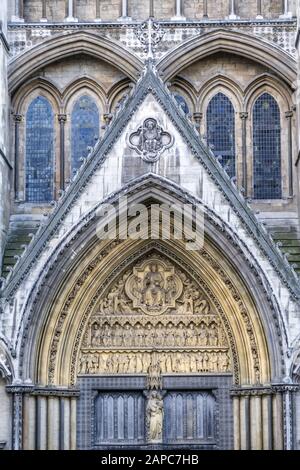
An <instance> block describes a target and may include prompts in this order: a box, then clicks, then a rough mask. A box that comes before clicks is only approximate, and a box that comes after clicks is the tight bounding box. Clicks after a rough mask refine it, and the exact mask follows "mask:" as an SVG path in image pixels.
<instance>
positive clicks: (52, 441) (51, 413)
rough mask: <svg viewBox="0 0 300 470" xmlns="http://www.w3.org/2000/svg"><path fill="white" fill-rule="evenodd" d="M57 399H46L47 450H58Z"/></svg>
mask: <svg viewBox="0 0 300 470" xmlns="http://www.w3.org/2000/svg"><path fill="white" fill-rule="evenodd" d="M59 412H60V409H59V397H57V396H49V397H48V426H47V435H48V439H47V441H48V442H47V450H59V427H60V426H59V421H60V419H59V418H60V416H59V414H60V413H59Z"/></svg>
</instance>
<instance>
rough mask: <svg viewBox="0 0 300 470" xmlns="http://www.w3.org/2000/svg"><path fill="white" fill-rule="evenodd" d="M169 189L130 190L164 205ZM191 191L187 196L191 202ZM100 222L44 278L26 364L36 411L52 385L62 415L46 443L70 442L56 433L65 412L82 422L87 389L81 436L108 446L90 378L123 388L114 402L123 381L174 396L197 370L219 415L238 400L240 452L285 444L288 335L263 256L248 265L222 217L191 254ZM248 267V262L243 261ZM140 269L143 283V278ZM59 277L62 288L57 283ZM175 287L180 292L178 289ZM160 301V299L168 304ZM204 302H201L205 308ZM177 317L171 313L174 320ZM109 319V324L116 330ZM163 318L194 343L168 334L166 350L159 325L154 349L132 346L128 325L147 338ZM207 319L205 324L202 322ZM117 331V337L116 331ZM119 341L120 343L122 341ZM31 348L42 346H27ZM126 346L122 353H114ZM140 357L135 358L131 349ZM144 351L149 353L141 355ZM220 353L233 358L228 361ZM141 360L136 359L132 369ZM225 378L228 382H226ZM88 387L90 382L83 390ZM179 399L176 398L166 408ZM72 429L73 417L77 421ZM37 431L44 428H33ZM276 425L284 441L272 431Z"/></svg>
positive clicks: (53, 406)
mask: <svg viewBox="0 0 300 470" xmlns="http://www.w3.org/2000/svg"><path fill="white" fill-rule="evenodd" d="M159 189H160V191H157V193H156V191H155V183H153V182H152V184H151V189H150V192H149V191H148V190H147V185H145V187H144V188H143V189H141V187H140V186H139V187H138V188H137V191H136V192H134V191H132V194H129V197H133V200H134V201H135V202H136V203H138V202H144V203H146V204H147V201H148V200H151V202H153V201H154V200H157V202H159V203H162V202H165V201H166V200H167V201H168V202H169V203H170V201H172V197H173V193H172V189H171V188H170V189H169V191H168V192H165V191H164V190H162V188H161V187H160V188H159ZM165 198H166V199H165ZM176 198H178V194H176V195H174V201H175V200H176ZM186 198H187V194H186V193H185V194H184V195H183V199H184V200H186ZM177 200H178V199H177ZM90 221H91V226H89V225H88V224H87V225H85V229H84V230H82V231H80V232H79V236H77V237H73V239H72V241H71V242H70V241H69V242H68V244H67V246H66V250H67V251H66V252H64V251H62V253H63V255H62V256H58V257H57V263H58V264H59V265H60V263H62V269H59V268H58V265H57V269H55V270H53V269H51V270H50V271H48V275H47V277H46V282H45V283H44V284H43V286H44V287H43V286H42V287H41V288H39V290H38V291H37V292H38V294H37V295H36V297H35V299H36V300H35V303H34V304H33V307H32V308H33V309H34V312H35V318H36V319H37V321H36V322H35V323H34V324H33V323H32V326H31V327H30V329H29V333H30V335H29V337H28V338H29V340H28V341H27V342H25V343H24V347H25V349H24V359H25V361H26V358H27V363H25V362H24V366H23V374H24V378H25V373H27V372H26V370H27V371H32V377H33V380H34V383H35V384H40V387H41V388H39V387H38V388H36V386H34V387H33V389H32V391H31V392H30V393H31V395H32V396H31V398H32V404H31V406H32V408H31V409H30V410H29V412H28V413H29V415H30V413H34V412H35V411H34V410H36V400H38V402H39V400H40V398H38V397H39V396H40V395H41V394H44V395H47V406H48V407H50V410H49V411H51V413H52V412H53V413H54V416H55V417H56V418H55V420H54V421H53V422H50V424H49V423H48V424H49V425H51V426H50V427H51V429H47V430H46V431H45V433H46V435H47V436H48V438H47V439H48V441H49V442H48V443H47V444H46V447H47V448H59V442H58V441H57V440H56V438H55V437H53V436H56V435H57V434H58V429H57V426H58V423H59V422H60V421H61V420H65V419H66V420H67V422H68V423H69V424H70V421H69V418H70V419H71V421H72V423H73V425H74V422H75V421H76V403H75V402H76V396H77V395H79V394H80V399H79V412H80V414H79V416H82V415H83V414H84V413H87V415H85V416H90V418H89V419H88V418H87V419H85V420H83V421H78V426H81V425H82V423H89V424H88V425H87V424H84V426H88V428H86V429H85V428H81V430H79V431H78V433H77V435H79V436H81V437H82V440H81V441H80V442H79V444H80V446H81V448H91V447H93V446H94V445H96V447H97V443H95V442H93V441H92V440H91V438H92V436H93V434H92V429H94V428H93V426H94V424H93V422H94V421H93V420H95V418H93V416H94V417H95V416H96V415H95V413H94V412H93V409H91V408H89V409H87V408H82V406H83V405H82V403H85V404H87V403H89V404H91V403H94V399H95V398H96V397H94V396H93V395H89V394H88V395H85V392H86V391H87V389H88V387H90V388H89V390H99V388H100V389H101V390H104V391H105V390H106V391H107V390H108V389H109V390H114V391H116V390H118V395H114V396H111V395H109V394H107V393H106V392H105V394H104V395H105V396H104V395H103V396H101V397H100V399H101V400H102V399H103V400H106V399H107V400H112V401H113V400H114V399H116V400H119V399H120V400H122V397H120V390H128V389H130V390H133V389H132V387H138V390H139V391H141V390H147V387H148V386H153V385H154V384H155V383H156V386H157V387H160V386H162V387H163V388H165V389H167V390H169V392H168V394H167V395H166V400H168V399H169V398H168V397H169V396H170V394H171V392H170V390H171V391H172V393H175V391H176V387H177V388H178V387H179V388H180V389H181V390H182V389H183V388H184V387H186V378H187V377H188V378H189V380H190V379H191V380H192V382H190V383H192V384H193V385H189V386H192V387H194V389H193V390H194V391H193V392H192V391H191V393H192V395H191V394H190V395H189V396H191V397H192V398H193V399H198V398H197V397H196V398H195V397H194V395H193V393H194V392H195V393H196V391H197V390H198V391H199V390H200V391H201V390H204V389H205V390H207V389H209V390H210V395H209V398H207V397H206V398H205V400H206V399H208V400H211V402H213V401H214V400H217V404H218V405H217V406H218V407H219V408H218V409H219V412H220V413H221V412H222V411H223V412H224V413H225V414H226V413H227V415H226V416H225V415H224V416H223V418H222V422H225V421H226V419H227V418H228V419H232V406H233V404H234V409H235V413H234V415H235V433H234V437H235V447H236V448H237V449H238V448H241V449H244V448H248V447H251V448H253V449H255V448H282V446H283V437H282V435H281V434H280V433H275V430H276V429H283V424H282V414H281V411H280V410H282V406H283V402H282V393H281V392H279V391H278V390H277V389H276V391H275V389H273V388H272V386H271V383H272V381H274V379H275V377H276V374H279V373H280V370H278V369H277V368H276V367H277V366H276V364H278V361H277V360H276V357H277V356H276V354H280V347H279V346H280V341H279V340H278V338H277V339H276V328H274V329H273V323H272V320H271V318H272V316H273V313H272V310H271V309H270V312H269V313H270V317H268V316H267V315H268V313H267V311H268V309H267V305H268V304H269V301H270V300H271V299H270V298H269V297H268V296H267V295H266V293H264V291H263V289H265V284H264V283H262V282H257V278H258V277H259V274H258V273H256V271H255V270H253V265H252V269H249V270H248V267H247V264H246V265H245V258H244V257H243V255H242V253H241V251H239V250H238V245H237V243H232V242H231V238H230V234H226V232H224V226H222V227H221V228H220V230H219V227H218V224H216V219H212V220H210V219H209V215H207V230H206V235H207V236H206V240H205V244H204V247H203V249H202V250H200V251H199V252H188V251H186V250H185V249H184V246H185V243H184V242H183V241H175V240H164V241H162V240H158V241H151V240H131V239H128V240H111V241H102V242H100V241H99V239H98V238H97V237H96V235H95V226H94V225H93V224H95V223H96V222H95V221H94V219H93V218H91V219H90ZM70 250H71V251H70ZM71 253H72V254H73V255H71ZM69 255H70V256H69ZM242 264H243V270H241V269H239V268H238V266H239V265H240V266H242ZM241 272H243V274H242V275H241ZM55 273H56V275H55ZM57 273H59V276H57ZM151 273H152V274H151ZM166 273H167V274H166ZM184 276H185V277H186V280H185V282H186V283H187V284H186V286H184V281H183V279H185V278H184ZM136 277H137V278H138V279H139V282H138V284H140V285H141V286H142V287H141V288H137V287H136V286H135V283H134V279H135V278H136ZM151 278H152V279H155V281H153V280H151ZM168 278H170V279H168ZM172 278H173V279H172ZM171 281H172V282H171ZM167 282H170V286H171V284H172V285H173V288H172V290H170V289H171V287H170V289H169V287H168V285H167ZM152 284H153V285H154V286H155V287H154V286H153V285H152ZM49 286H51V289H48V287H49ZM147 286H150V287H151V289H152V288H153V289H154V297H153V292H152V290H151V289H150V291H147ZM189 286H190V289H191V290H192V291H193V289H194V290H196V291H197V295H196V297H195V299H193V305H192V303H191V301H190V299H189V298H186V299H184V296H185V293H186V292H187V291H188V289H189ZM120 292H121V295H120V296H119V293H120ZM170 292H173V297H172V298H170ZM259 292H260V294H259ZM198 295H199V298H197V296H198ZM153 299H155V302H158V307H156V305H155V302H154V301H153ZM198 301H199V305H198V306H197V305H196V303H197V302H198ZM206 302H207V303H206ZM174 305H175V306H174ZM195 307H197V308H198V307H199V308H200V310H199V311H197V312H195ZM110 309H113V310H110ZM180 309H181V310H180ZM183 309H184V312H185V313H184V312H183ZM38 312H41V313H40V314H38ZM101 312H102V313H101ZM132 312H133V313H132ZM134 312H135V313H134ZM192 312H193V313H192ZM211 312H213V313H211ZM210 316H211V317H210ZM192 317H193V318H195V322H194V321H193V320H192ZM167 318H169V319H170V320H171V321H170V322H168V321H167ZM179 318H180V319H179ZM267 318H270V321H267ZM128 319H129V321H128ZM107 320H108V322H107ZM202 320H204V321H202ZM105 321H106V323H108V327H105ZM126 323H128V324H129V327H128V326H126ZM159 323H161V324H162V326H160V327H159V329H161V330H163V334H165V333H166V330H167V326H168V324H169V323H170V324H171V325H170V329H172V330H173V332H175V331H176V338H178V339H177V340H178V341H179V343H180V338H182V336H181V335H182V332H180V331H178V330H181V329H183V330H184V332H185V336H184V337H185V339H184V341H185V343H184V344H178V345H176V347H175V345H174V347H173V345H172V344H170V343H168V344H166V345H165V349H164V348H161V349H159V344H158V342H157V333H155V336H154V338H153V344H150V345H149V346H148V345H147V344H145V342H144V343H143V344H142V340H141V341H140V344H137V345H135V344H131V345H129V344H128V341H127V344H126V348H125V344H124V338H125V337H126V334H127V333H126V330H127V329H130V330H131V331H134V332H135V337H137V336H139V337H140V338H142V337H144V338H145V334H144V332H143V333H139V334H138V335H137V334H136V331H137V330H138V331H139V330H145V329H149V331H150V330H151V331H152V330H153V327H154V326H155V329H156V327H157V326H158V324H159ZM180 323H182V324H183V325H184V326H183V327H182V326H180ZM192 323H193V324H194V325H195V326H193V327H192V328H191V329H192V330H193V329H196V330H197V344H196V345H195V346H193V345H191V344H188V343H189V341H192V342H193V341H195V336H193V335H194V334H193V333H192V334H191V335H190V337H189V339H188V340H187V335H186V333H187V331H189V325H190V324H192ZM201 323H202V324H204V326H203V327H202V326H201ZM212 323H215V324H216V327H217V329H218V334H217V335H215V333H214V332H213V331H212V332H210V335H209V334H208V329H209V328H211V326H212ZM138 324H140V325H141V326H139V325H138ZM147 324H148V325H149V326H147ZM202 328H203V330H205V333H203V342H205V341H207V342H212V343H213V342H214V341H216V344H215V345H212V346H211V345H208V344H204V343H203V345H202V343H201V344H200V339H199V338H200V334H199V333H198V331H199V330H200V329H202ZM214 329H215V328H212V330H214ZM99 330H100V332H99ZM104 330H109V331H110V332H111V331H113V332H114V334H113V337H112V336H110V338H111V339H110V341H111V343H110V344H109V341H108V340H107V337H106V339H105V342H106V344H105V345H104V340H103V338H104V336H105V335H104V336H103V331H104ZM116 330H118V334H115V331H116ZM219 331H220V332H221V333H219ZM92 333H93V338H92ZM110 335H111V333H110ZM223 335H224V338H225V340H224V343H223V346H221V344H219V341H220V339H219V338H220V337H222V336H223ZM216 336H217V339H216ZM108 337H109V335H108ZM204 337H205V338H207V339H204ZM118 338H119V339H118ZM169 338H171V336H170V337H169ZM193 338H194V339H193ZM208 338H210V339H209V340H208ZM271 338H273V341H272V340H271ZM114 341H115V344H113V342H114ZM147 341H148V340H147ZM198 341H199V343H198ZM118 342H120V343H121V344H117V343H118ZM127 346H128V347H127ZM129 346H130V347H129ZM29 349H30V350H31V353H29V352H28V353H27V352H26V351H29ZM178 351H179V352H180V354H181V355H182V357H183V358H184V361H183V362H185V366H184V367H183V366H182V364H178V363H179V357H176V354H178ZM194 351H195V352H194ZM157 353H158V354H159V355H162V354H166V355H167V356H168V357H166V363H167V360H168V366H166V365H165V366H163V367H165V369H163V367H162V365H161V362H163V361H161V360H159V364H157V363H158V360H157ZM116 355H118V361H116V360H115V359H116V357H115V356H116ZM129 355H131V356H130V358H129V357H124V356H129ZM139 355H142V356H143V357H142V360H141V358H140V357H139ZM147 355H148V356H147ZM205 355H208V356H212V355H215V356H214V358H213V361H211V360H210V359H211V358H210V357H208V359H207V358H206V357H205ZM221 355H223V358H222V359H220V358H219V356H221ZM225 355H226V357H225ZM149 356H150V357H149ZM173 356H174V357H173ZM216 356H217V359H216ZM100 358H101V361H102V363H101V366H100ZM28 359H30V361H28ZM104 359H105V361H104ZM119 359H121V366H120V365H119V362H120V361H119ZM130 359H132V360H131V365H130V367H129V363H130ZM152 359H153V361H152ZM172 359H173V361H172ZM176 359H177V365H176ZM197 359H198V364H197ZM147 361H148V363H147ZM201 361H202V363H201ZM222 361H223V362H222ZM104 362H105V365H104ZM116 363H118V367H116V365H115V364H116ZM141 363H142V364H141ZM173 363H174V369H173ZM145 364H146V365H145ZM170 364H171V365H170ZM157 365H158V368H157V367H156V366H157ZM225 366H226V367H225ZM177 367H178V368H177ZM126 369H127V371H126ZM158 369H159V370H158ZM161 369H163V371H164V372H162V370H161ZM183 369H184V370H185V372H184V370H183ZM220 369H221V370H220ZM225 369H226V370H225ZM150 371H151V373H150ZM129 372H131V373H129ZM129 376H130V377H131V378H133V379H134V384H135V385H132V382H130V383H129V382H128V380H129V378H130V377H129ZM130 380H131V379H130ZM220 380H223V381H225V382H226V384H225V385H224V382H223V385H222V384H220ZM87 384H89V385H87ZM78 386H79V388H80V390H78V389H77V387H78ZM222 386H223V387H225V388H226V390H227V391H226V394H227V395H226V394H225V395H226V396H227V401H226V402H222V401H221V402H220V401H218V396H219V397H221V396H224V395H222V393H221V392H220V393H219V392H218V393H217V394H216V397H215V398H213V395H211V393H212V390H222ZM82 387H83V388H82ZM126 387H127V388H126ZM166 387H167V388H166ZM170 387H171V388H170ZM172 387H173V388H172ZM174 387H175V388H174ZM205 387H206V388H205ZM230 389H232V393H233V395H234V397H233V404H232V402H231V400H230V397H229V392H230ZM174 390H175V391H174ZM223 390H224V388H223ZM89 393H90V392H89ZM103 393H104V392H103ZM114 393H115V392H114ZM176 393H177V392H176ZM201 393H202V392H201ZM37 395H38V397H37ZM44 395H43V398H44ZM172 396H173V395H172ZM129 398H130V400H131V402H132V401H133V402H134V401H135V400H136V399H137V400H138V398H137V397H136V396H135V395H134V396H130V397H129ZM202 398H203V397H202ZM202 398H201V399H202ZM175 399H177V398H176V397H175V398H174V400H175ZM178 399H179V400H181V399H182V398H181V397H179V398H178ZM62 400H63V401H64V403H65V410H67V411H66V413H67V415H65V414H63V415H62V416H61V408H60V405H59V403H60V401H62ZM82 400H83V401H82ZM101 400H100V401H101ZM199 400H200V398H199ZM203 400H204V398H203ZM131 402H130V403H131ZM97 403H98V402H97ZM99 403H100V402H99ZM99 403H98V405H99ZM98 405H97V406H98ZM84 406H87V405H84ZM99 406H100V405H99ZM120 406H121V405H120ZM122 406H123V405H122ZM126 406H127V405H126ZM168 406H169V405H168V404H166V409H167V408H168ZM270 407H271V408H270ZM272 413H273V414H272ZM230 416H231V418H230ZM247 423H248V424H247ZM249 423H251V426H252V427H251V435H250V436H249V435H247V432H248V431H247V429H248V430H249ZM71 428H72V427H70V426H69V427H67V428H66V429H69V430H70V429H71ZM25 429H27V428H26V425H25ZM72 429H73V428H72ZM75 429H76V427H75ZM28 432H29V433H30V434H32V433H33V432H34V431H33V430H32V429H31V427H30V426H28ZM273 432H274V439H273V437H272V438H271V437H270V436H273V434H272V433H273ZM225 434H226V433H225V431H224V435H225ZM220 435H222V433H220ZM49 436H50V437H49ZM51 436H52V437H53V438H51ZM232 438H233V433H232V434H231V435H230V439H231V441H227V442H221V441H218V444H214V445H219V446H220V447H222V448H232V447H233V442H232ZM49 439H50V440H49ZM66 440H67V441H68V442H69V445H70V446H71V447H72V446H73V448H74V447H75V445H76V443H75V438H74V433H73V434H72V436H71V437H70V436H67V438H66ZM30 442H32V443H34V442H36V436H32V438H31V440H30ZM70 442H71V444H70ZM28 447H29V448H30V446H28Z"/></svg>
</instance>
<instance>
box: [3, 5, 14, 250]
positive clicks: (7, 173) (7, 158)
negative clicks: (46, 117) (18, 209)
mask: <svg viewBox="0 0 300 470" xmlns="http://www.w3.org/2000/svg"><path fill="white" fill-rule="evenodd" d="M0 35H1V36H0V39H1V41H0V78H1V89H0V168H1V169H0V200H1V204H0V257H1V259H2V257H3V251H4V246H5V243H6V238H7V229H8V222H9V212H10V181H11V175H12V172H11V170H12V164H11V154H10V150H9V149H10V140H9V134H8V128H9V97H8V90H7V62H8V53H9V49H8V48H9V46H8V42H7V9H6V2H4V4H3V8H1V13H0Z"/></svg>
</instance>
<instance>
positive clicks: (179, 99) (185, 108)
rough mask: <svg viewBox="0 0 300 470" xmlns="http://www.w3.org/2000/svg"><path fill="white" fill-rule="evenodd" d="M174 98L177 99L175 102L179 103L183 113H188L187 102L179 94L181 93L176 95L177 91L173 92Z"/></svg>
mask: <svg viewBox="0 0 300 470" xmlns="http://www.w3.org/2000/svg"><path fill="white" fill-rule="evenodd" d="M174 98H175V100H176V101H177V103H178V104H179V106H180V107H181V108H182V110H183V112H184V114H189V113H190V110H189V107H188V104H187V102H186V101H185V99H184V97H183V96H181V95H178V93H175V95H174Z"/></svg>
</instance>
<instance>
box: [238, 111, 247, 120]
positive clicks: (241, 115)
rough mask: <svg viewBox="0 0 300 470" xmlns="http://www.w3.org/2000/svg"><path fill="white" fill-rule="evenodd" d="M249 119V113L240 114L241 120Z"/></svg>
mask: <svg viewBox="0 0 300 470" xmlns="http://www.w3.org/2000/svg"><path fill="white" fill-rule="evenodd" d="M248 117H249V113H245V112H243V113H240V118H241V119H242V120H245V119H248Z"/></svg>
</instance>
